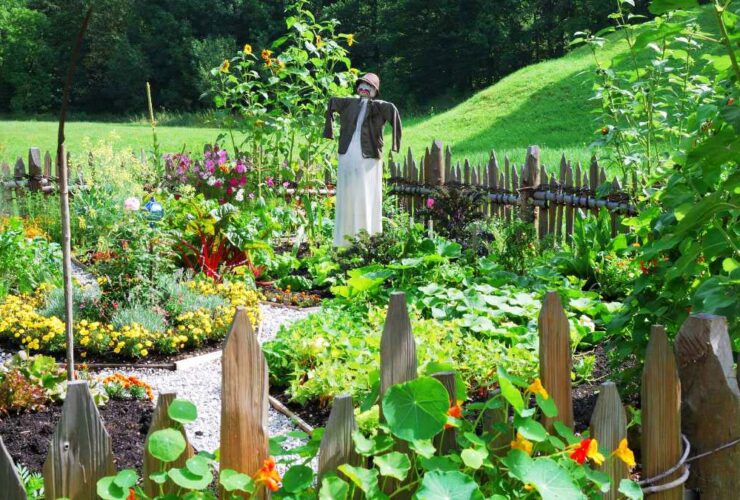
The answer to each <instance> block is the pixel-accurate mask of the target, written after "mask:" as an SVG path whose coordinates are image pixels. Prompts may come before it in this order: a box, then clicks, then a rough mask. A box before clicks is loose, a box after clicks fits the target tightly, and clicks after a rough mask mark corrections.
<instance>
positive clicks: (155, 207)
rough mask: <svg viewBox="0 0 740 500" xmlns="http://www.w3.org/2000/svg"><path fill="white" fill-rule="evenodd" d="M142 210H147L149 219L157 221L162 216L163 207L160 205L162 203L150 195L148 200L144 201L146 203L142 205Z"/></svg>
mask: <svg viewBox="0 0 740 500" xmlns="http://www.w3.org/2000/svg"><path fill="white" fill-rule="evenodd" d="M144 210H146V211H147V213H148V216H147V218H148V219H149V220H150V221H158V220H161V219H162V217H164V207H162V204H161V203H159V202H158V201H157V200H156V199H155V198H154V196H152V197H151V198H150V199H149V201H147V202H146V205H144Z"/></svg>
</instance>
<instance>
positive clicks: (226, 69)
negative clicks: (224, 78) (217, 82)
mask: <svg viewBox="0 0 740 500" xmlns="http://www.w3.org/2000/svg"><path fill="white" fill-rule="evenodd" d="M229 66H231V63H230V62H229V60H228V59H224V62H222V63H221V68H220V69H221V73H228V72H229Z"/></svg>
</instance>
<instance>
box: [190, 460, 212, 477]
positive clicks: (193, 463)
mask: <svg viewBox="0 0 740 500" xmlns="http://www.w3.org/2000/svg"><path fill="white" fill-rule="evenodd" d="M185 467H186V468H187V469H188V470H189V471H190V472H192V473H193V474H195V475H198V476H202V475H204V474H207V473H208V471H209V470H211V468H210V466H209V465H208V459H206V458H205V457H202V456H200V455H195V456H194V457H190V458H188V460H187V462H185Z"/></svg>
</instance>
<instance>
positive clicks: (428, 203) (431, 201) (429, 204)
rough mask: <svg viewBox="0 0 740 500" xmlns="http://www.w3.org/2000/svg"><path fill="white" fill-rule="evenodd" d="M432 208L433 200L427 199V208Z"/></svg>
mask: <svg viewBox="0 0 740 500" xmlns="http://www.w3.org/2000/svg"><path fill="white" fill-rule="evenodd" d="M433 206H434V198H427V208H428V209H430V210H431V209H432V207H433Z"/></svg>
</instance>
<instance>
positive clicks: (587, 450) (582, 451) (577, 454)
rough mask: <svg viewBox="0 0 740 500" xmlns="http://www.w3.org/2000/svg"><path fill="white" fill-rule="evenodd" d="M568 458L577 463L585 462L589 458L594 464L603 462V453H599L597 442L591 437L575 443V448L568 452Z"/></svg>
mask: <svg viewBox="0 0 740 500" xmlns="http://www.w3.org/2000/svg"><path fill="white" fill-rule="evenodd" d="M570 458H572V459H573V460H575V461H576V462H578V463H579V464H583V463H585V462H586V460H587V459H589V458H590V459H591V460H593V461H594V463H595V464H596V465H601V464H602V463H604V455H602V454H601V453H599V443H598V442H597V441H596V440H595V439H592V438H588V439H584V440H582V441H581V442H580V443H578V444H577V445H575V449H574V450H573V452H572V453H571V454H570Z"/></svg>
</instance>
